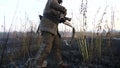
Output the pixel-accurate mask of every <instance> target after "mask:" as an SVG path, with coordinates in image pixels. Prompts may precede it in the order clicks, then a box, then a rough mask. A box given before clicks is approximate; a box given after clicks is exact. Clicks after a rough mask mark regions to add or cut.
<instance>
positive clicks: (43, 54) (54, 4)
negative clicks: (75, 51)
mask: <svg viewBox="0 0 120 68" xmlns="http://www.w3.org/2000/svg"><path fill="white" fill-rule="evenodd" d="M61 3H62V0H48V1H47V3H46V6H45V9H44V12H43V17H42V19H41V22H40V26H39V28H40V29H39V30H40V32H41V36H42V42H41V47H40V49H39V51H38V53H37V55H36V58H37V59H38V60H37V64H38V65H39V67H40V68H41V67H42V64H43V62H44V60H45V59H46V58H47V56H48V55H49V53H50V52H51V49H53V52H54V55H55V57H56V60H57V62H58V65H59V66H60V67H66V66H68V65H67V64H65V63H64V62H63V60H62V56H61V51H60V35H59V33H58V24H59V23H60V16H61V14H62V15H64V16H66V14H67V9H66V8H65V7H64V6H61V5H60V4H61Z"/></svg>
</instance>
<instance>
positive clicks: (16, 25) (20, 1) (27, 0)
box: [0, 0, 120, 31]
mask: <svg viewBox="0 0 120 68" xmlns="http://www.w3.org/2000/svg"><path fill="white" fill-rule="evenodd" d="M46 1H47V0H0V31H3V25H4V19H5V26H6V31H8V30H9V28H10V25H11V24H12V28H11V31H13V30H17V31H21V30H24V29H25V30H28V28H29V27H30V25H33V28H37V26H38V24H39V21H40V20H39V17H38V15H39V14H41V15H42V13H43V9H44V6H45V4H46ZM84 1H86V0H84ZM119 3H120V1H119V0H88V9H87V10H88V11H87V24H88V30H92V29H93V23H92V22H93V21H94V19H95V21H96V23H95V25H97V23H98V22H99V20H100V19H101V18H102V14H103V12H104V9H105V7H106V6H107V10H106V13H107V14H106V16H105V18H104V19H107V20H108V22H110V20H111V19H110V17H111V9H112V10H114V13H115V29H117V30H120V28H119V27H120V23H119V22H120V16H119V15H120V10H119V7H120V5H119ZM62 5H64V6H65V7H66V8H67V9H68V10H67V12H68V15H67V16H68V17H72V21H71V22H70V23H72V25H73V26H74V27H76V29H80V27H82V24H81V21H80V20H81V17H80V5H81V0H63V4H62ZM98 9H99V12H98V13H97V11H98ZM95 16H96V17H95ZM25 25H27V26H25ZM104 25H105V24H104V23H103V26H104ZM62 26H63V25H60V27H59V28H60V30H61V27H62ZM109 26H111V25H110V24H109ZM68 29H69V28H68Z"/></svg>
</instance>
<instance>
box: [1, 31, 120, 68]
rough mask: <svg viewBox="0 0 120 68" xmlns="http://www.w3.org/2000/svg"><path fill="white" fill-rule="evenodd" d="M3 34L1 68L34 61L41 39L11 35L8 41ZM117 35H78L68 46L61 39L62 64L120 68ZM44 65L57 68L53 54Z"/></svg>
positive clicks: (19, 66)
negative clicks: (29, 60)
mask: <svg viewBox="0 0 120 68" xmlns="http://www.w3.org/2000/svg"><path fill="white" fill-rule="evenodd" d="M5 34H6V35H5ZM5 34H1V36H0V68H26V67H25V63H26V62H27V60H28V59H29V58H34V56H35V55H36V53H37V51H38V49H39V47H40V41H41V37H40V36H38V35H36V34H35V33H34V32H28V33H10V34H9V38H8V37H7V33H5ZM87 34H88V33H87ZM3 35H4V37H3ZM118 35H119V34H118ZM118 35H114V37H113V36H94V37H91V36H88V35H87V36H82V37H79V36H78V35H77V36H76V37H75V38H73V40H72V43H71V45H70V44H69V42H70V40H71V38H70V37H62V38H61V50H62V57H63V60H64V62H66V63H68V64H69V68H120V54H119V51H120V37H119V36H118ZM66 41H67V42H66ZM67 43H68V45H67ZM47 61H48V68H59V67H58V65H57V62H56V60H55V58H54V55H53V53H52V51H51V53H50V55H49V56H48V58H47Z"/></svg>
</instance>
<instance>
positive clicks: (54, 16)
mask: <svg viewBox="0 0 120 68" xmlns="http://www.w3.org/2000/svg"><path fill="white" fill-rule="evenodd" d="M60 13H63V14H64V13H66V9H65V8H64V7H63V6H61V5H60V4H59V3H58V0H48V1H47V4H46V6H45V9H44V12H43V18H42V20H41V22H40V30H41V31H47V32H50V33H52V34H54V35H57V30H58V23H59V17H60Z"/></svg>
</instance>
